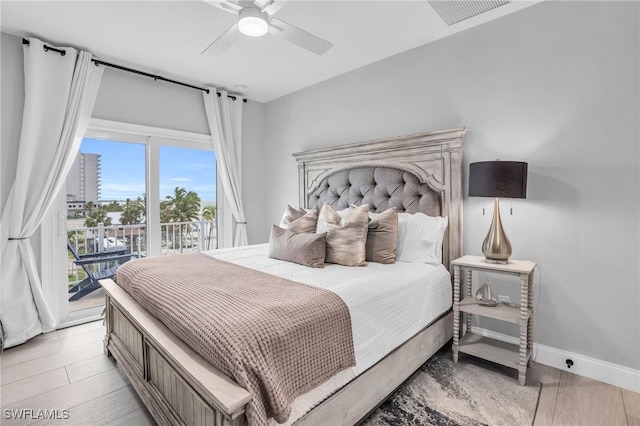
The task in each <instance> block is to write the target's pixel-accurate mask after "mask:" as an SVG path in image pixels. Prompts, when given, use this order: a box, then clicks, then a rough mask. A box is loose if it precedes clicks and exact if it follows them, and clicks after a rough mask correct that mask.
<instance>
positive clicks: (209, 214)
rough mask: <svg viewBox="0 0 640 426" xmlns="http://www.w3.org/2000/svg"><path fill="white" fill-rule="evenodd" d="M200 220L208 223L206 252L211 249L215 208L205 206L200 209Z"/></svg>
mask: <svg viewBox="0 0 640 426" xmlns="http://www.w3.org/2000/svg"><path fill="white" fill-rule="evenodd" d="M202 219H203V220H206V221H208V222H209V223H207V229H208V231H207V244H206V247H207V250H211V249H213V248H214V247H213V244H212V242H213V229H214V228H215V223H214V220H215V219H216V206H205V207H204V208H203V209H202Z"/></svg>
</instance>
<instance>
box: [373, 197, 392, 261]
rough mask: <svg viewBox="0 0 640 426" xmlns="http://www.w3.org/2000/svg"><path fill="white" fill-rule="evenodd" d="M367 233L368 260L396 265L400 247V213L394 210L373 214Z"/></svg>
mask: <svg viewBox="0 0 640 426" xmlns="http://www.w3.org/2000/svg"><path fill="white" fill-rule="evenodd" d="M370 216H371V217H372V219H371V222H369V229H368V233H367V260H368V261H370V262H377V263H387V264H388V263H396V251H397V246H398V211H397V210H396V209H395V207H394V208H391V209H388V210H385V211H384V212H382V213H380V214H372V215H370Z"/></svg>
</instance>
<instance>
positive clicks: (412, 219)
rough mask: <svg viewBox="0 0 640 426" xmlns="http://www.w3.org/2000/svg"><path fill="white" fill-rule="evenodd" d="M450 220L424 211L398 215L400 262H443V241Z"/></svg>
mask: <svg viewBox="0 0 640 426" xmlns="http://www.w3.org/2000/svg"><path fill="white" fill-rule="evenodd" d="M448 223H449V220H448V219H447V218H446V217H440V216H438V217H433V216H427V215H426V214H424V213H415V214H410V213H400V214H399V215H398V254H397V260H398V261H400V262H422V263H430V264H434V265H438V264H441V263H442V241H443V240H444V231H445V230H446V229H447V224H448Z"/></svg>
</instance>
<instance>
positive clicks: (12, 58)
mask: <svg viewBox="0 0 640 426" xmlns="http://www.w3.org/2000/svg"><path fill="white" fill-rule="evenodd" d="M0 40H1V43H2V44H1V46H0V49H1V50H0V52H1V53H2V58H1V60H0V80H1V82H0V84H1V90H2V92H1V93H0V102H1V104H0V108H1V109H0V112H1V113H2V121H1V122H0V136H1V137H2V139H0V182H1V184H0V205H1V206H3V207H4V205H5V203H6V202H7V197H9V191H10V190H11V185H12V184H13V180H14V179H15V177H16V166H17V159H18V145H19V144H20V131H21V129H22V110H23V109H24V72H23V71H24V67H23V63H24V59H23V53H22V40H21V39H20V38H18V37H14V36H12V35H9V34H5V33H0Z"/></svg>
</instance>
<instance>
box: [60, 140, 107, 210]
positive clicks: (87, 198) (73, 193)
mask: <svg viewBox="0 0 640 426" xmlns="http://www.w3.org/2000/svg"><path fill="white" fill-rule="evenodd" d="M100 168H101V165H100V154H87V153H84V152H80V153H78V156H77V157H76V159H75V161H74V162H73V166H71V170H70V171H69V175H68V176H67V211H73V210H81V209H84V205H85V204H86V203H88V202H92V203H93V204H94V205H96V206H97V205H98V201H99V200H100Z"/></svg>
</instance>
